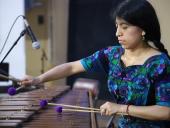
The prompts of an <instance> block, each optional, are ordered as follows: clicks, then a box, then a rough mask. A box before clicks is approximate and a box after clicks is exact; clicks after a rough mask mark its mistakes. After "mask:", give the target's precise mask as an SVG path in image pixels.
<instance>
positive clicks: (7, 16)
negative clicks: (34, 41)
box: [0, 0, 25, 85]
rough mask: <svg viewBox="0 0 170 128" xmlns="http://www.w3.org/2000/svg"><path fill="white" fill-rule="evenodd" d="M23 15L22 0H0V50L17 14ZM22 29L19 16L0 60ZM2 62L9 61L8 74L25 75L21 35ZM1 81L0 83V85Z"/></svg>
mask: <svg viewBox="0 0 170 128" xmlns="http://www.w3.org/2000/svg"><path fill="white" fill-rule="evenodd" d="M19 15H24V0H0V50H1V48H2V46H3V44H4V42H5V40H6V37H7V35H8V32H9V30H10V27H11V26H12V24H13V22H14V20H15V19H16V17H17V16H19ZM23 29H24V23H23V20H22V18H21V17H20V18H19V19H18V20H17V22H16V24H15V25H14V28H13V29H12V32H11V34H10V36H9V39H8V41H7V45H6V47H5V49H4V51H3V53H2V54H1V55H0V61H1V60H2V58H3V57H4V55H5V54H6V53H7V51H8V50H9V49H10V48H11V46H12V45H13V43H14V42H15V41H16V39H17V38H18V37H19V35H20V33H21V31H22V30H23ZM4 62H9V64H10V68H9V69H10V71H9V74H10V75H12V76H14V77H16V78H22V77H23V76H24V75H25V39H24V37H22V38H21V39H20V40H19V42H18V43H17V45H16V46H15V47H14V49H13V50H12V51H11V53H10V54H9V55H8V57H7V58H6V59H5V60H4ZM1 84H2V82H1V83H0V85H1Z"/></svg>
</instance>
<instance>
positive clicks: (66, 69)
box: [21, 60, 85, 85]
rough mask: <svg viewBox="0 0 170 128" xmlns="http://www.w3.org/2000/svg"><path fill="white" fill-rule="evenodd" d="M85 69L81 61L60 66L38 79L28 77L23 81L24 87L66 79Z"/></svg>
mask: <svg viewBox="0 0 170 128" xmlns="http://www.w3.org/2000/svg"><path fill="white" fill-rule="evenodd" d="M84 71H85V69H84V67H83V66H82V64H81V62H80V60H78V61H74V62H69V63H64V64H61V65H58V66H55V67H54V68H52V69H50V70H48V71H47V72H45V73H43V74H41V75H39V76H38V77H35V78H31V77H27V78H25V79H23V80H22V81H21V83H22V85H30V84H31V85H36V84H40V83H44V82H48V81H52V80H57V79H60V78H64V77H67V76H70V75H73V74H76V73H80V72H84Z"/></svg>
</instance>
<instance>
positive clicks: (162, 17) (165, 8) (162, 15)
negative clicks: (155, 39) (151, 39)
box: [149, 0, 170, 55]
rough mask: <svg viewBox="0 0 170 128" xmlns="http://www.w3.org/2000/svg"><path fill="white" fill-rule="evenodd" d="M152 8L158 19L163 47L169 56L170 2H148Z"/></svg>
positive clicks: (160, 0)
mask: <svg viewBox="0 0 170 128" xmlns="http://www.w3.org/2000/svg"><path fill="white" fill-rule="evenodd" d="M149 1H150V2H151V3H152V5H153V6H154V8H155V10H156V13H157V15H158V18H159V22H160V26H161V33H162V38H161V41H162V43H163V44H164V45H165V48H166V49H167V50H168V52H169V55H170V44H169V43H170V29H169V27H170V25H169V22H170V14H169V13H170V0H149Z"/></svg>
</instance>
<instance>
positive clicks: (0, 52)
mask: <svg viewBox="0 0 170 128" xmlns="http://www.w3.org/2000/svg"><path fill="white" fill-rule="evenodd" d="M19 17H23V18H24V17H25V16H24V15H19V16H17V18H16V19H15V20H14V22H13V24H12V26H11V28H10V30H9V32H8V35H7V37H6V40H5V42H4V44H3V46H2V49H1V50H0V56H1V54H2V52H3V50H4V48H5V45H6V43H7V40H8V38H9V35H10V33H11V31H12V28H13V27H14V25H15V23H16V21H17V20H18V18H19Z"/></svg>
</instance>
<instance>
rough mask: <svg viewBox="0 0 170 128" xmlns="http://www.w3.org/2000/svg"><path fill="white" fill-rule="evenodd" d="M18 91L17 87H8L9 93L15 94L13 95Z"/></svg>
mask: <svg viewBox="0 0 170 128" xmlns="http://www.w3.org/2000/svg"><path fill="white" fill-rule="evenodd" d="M16 93H17V91H16V89H15V88H14V87H10V88H9V89H8V94H9V95H11V96H13V95H15V94H16Z"/></svg>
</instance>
